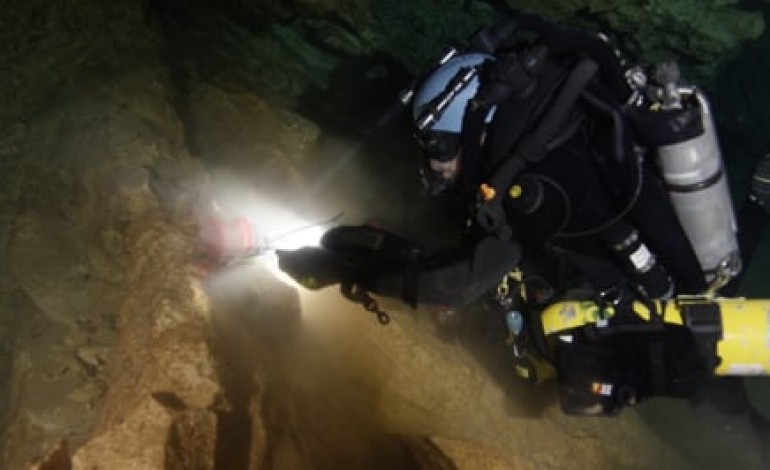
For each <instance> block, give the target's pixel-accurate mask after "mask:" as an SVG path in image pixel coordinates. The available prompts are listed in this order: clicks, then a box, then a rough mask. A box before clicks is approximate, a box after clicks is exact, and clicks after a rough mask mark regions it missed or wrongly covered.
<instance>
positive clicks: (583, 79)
mask: <svg viewBox="0 0 770 470" xmlns="http://www.w3.org/2000/svg"><path fill="white" fill-rule="evenodd" d="M598 69H599V65H598V64H597V63H596V62H594V61H593V60H592V59H589V58H584V59H582V60H581V61H580V62H578V64H577V65H576V66H575V67H574V68H573V69H572V71H571V72H570V74H569V76H568V77H567V80H566V82H565V83H564V85H563V86H562V87H561V89H560V90H559V92H558V94H557V96H556V98H555V99H554V102H553V105H552V106H551V108H550V109H549V110H548V111H547V113H546V114H545V115H544V116H543V118H542V120H541V121H540V123H539V124H538V125H537V127H536V128H535V129H534V131H533V132H531V133H529V134H527V135H526V136H525V137H524V138H523V139H521V140H520V141H519V143H518V144H517V145H516V146H515V148H514V150H513V151H512V152H511V154H510V156H509V157H508V158H507V159H506V160H505V161H503V162H502V164H501V165H500V166H499V167H498V168H497V169H496V170H494V172H493V173H492V177H491V178H490V180H489V183H488V186H489V187H490V188H491V189H492V192H491V194H490V195H489V196H486V197H485V198H484V199H483V200H481V201H480V202H479V204H478V206H477V216H476V220H477V222H478V223H479V225H480V226H481V227H482V228H484V229H485V230H487V231H488V232H490V233H493V234H495V235H497V236H498V237H500V238H509V237H510V236H511V229H510V227H507V226H506V224H504V223H503V222H504V220H505V213H504V210H503V207H502V195H503V194H504V192H505V190H506V189H507V186H508V185H509V184H510V183H511V181H512V180H513V179H514V178H515V177H516V176H517V175H518V174H519V173H521V171H522V170H524V168H526V167H527V165H528V164H530V163H537V162H540V161H542V160H543V159H544V158H545V157H546V155H547V154H548V152H549V150H550V145H549V142H550V141H551V140H552V139H553V138H554V137H556V136H557V135H559V134H560V131H561V130H562V128H563V126H564V125H565V121H566V119H567V117H568V116H569V115H570V112H571V111H572V110H573V108H574V107H575V105H576V104H577V101H578V100H579V99H580V97H581V95H582V93H583V90H584V89H585V87H586V86H587V85H588V83H589V81H590V80H591V79H592V78H593V77H594V76H595V75H596V73H597V71H598Z"/></svg>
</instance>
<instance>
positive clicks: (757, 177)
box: [749, 153, 770, 215]
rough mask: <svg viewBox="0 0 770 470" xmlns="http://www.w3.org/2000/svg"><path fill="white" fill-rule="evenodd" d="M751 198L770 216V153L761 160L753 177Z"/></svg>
mask: <svg viewBox="0 0 770 470" xmlns="http://www.w3.org/2000/svg"><path fill="white" fill-rule="evenodd" d="M749 198H750V199H751V200H752V201H754V202H755V203H756V204H757V205H759V206H760V207H762V208H763V209H764V210H765V212H767V214H768V215H770V153H769V154H767V155H765V156H764V157H762V158H760V159H759V163H758V164H757V167H756V169H755V170H754V175H753V176H752V177H751V195H750V196H749Z"/></svg>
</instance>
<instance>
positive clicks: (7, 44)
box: [0, 0, 770, 469]
mask: <svg viewBox="0 0 770 470" xmlns="http://www.w3.org/2000/svg"><path fill="white" fill-rule="evenodd" d="M506 6H512V7H516V8H519V9H522V10H526V11H531V12H542V13H547V14H549V15H551V16H554V17H557V18H560V19H563V20H565V21H569V22H572V23H575V24H578V25H582V26H587V27H596V28H600V29H602V30H605V31H612V32H614V33H616V34H617V36H616V38H615V39H616V40H617V41H618V43H619V44H621V45H622V46H623V47H624V48H625V49H627V50H628V51H629V53H632V54H634V55H637V56H639V57H641V58H643V59H644V60H649V61H655V60H658V59H660V58H662V57H670V56H673V57H676V58H678V59H680V60H681V61H682V62H683V63H684V64H685V65H686V66H687V70H688V71H689V73H690V76H692V77H695V79H696V80H698V81H699V83H702V84H703V85H704V86H706V87H708V88H709V89H711V90H712V91H713V93H714V96H715V101H716V103H717V104H718V105H719V108H720V109H722V110H724V111H723V114H722V115H723V116H724V118H723V119H722V127H723V129H725V133H726V135H727V136H728V138H729V139H730V141H731V145H733V146H734V147H735V148H740V150H741V152H742V155H745V156H746V158H748V159H751V158H755V157H756V156H757V153H758V152H763V151H766V148H767V144H769V143H768V142H765V139H767V137H766V136H768V135H770V132H769V131H770V129H768V128H767V126H768V125H770V124H769V123H770V119H769V118H768V117H767V109H770V106H768V104H770V103H768V101H770V97H769V95H768V93H767V91H766V90H765V87H764V84H765V83H767V82H768V76H769V75H770V54H768V53H767V48H768V42H767V34H766V33H765V32H764V18H765V13H764V11H765V10H766V9H767V8H768V2H766V1H765V2H761V1H751V2H747V1H745V2H738V1H729V0H728V1H725V0H711V1H699V2H695V1H678V2H664V1H648V2H631V1H614V2H612V1H609V0H607V1H602V0H582V1H581V0H575V1H557V0H554V1H537V2H536V1H531V2H530V1H518V2H514V1H509V2H508V4H506V2H503V1H496V2H491V1H490V2H484V1H480V0H466V1H459V0H414V1H410V2H405V1H396V0H377V1H369V2H364V1H350V0H326V1H324V0H319V1H316V0H294V1H280V2H278V1H267V0H262V1H259V0H253V1H248V0H240V1H238V0H227V1H218V2H215V1H213V0H210V1H206V0H192V1H181V0H147V1H140V0H122V1H118V2H101V1H97V0H71V1H68V2H49V1H46V0H24V1H22V0H6V1H4V2H2V3H0V57H2V58H3V61H2V65H0V205H2V210H0V247H2V250H3V251H2V256H1V257H0V373H1V374H2V376H3V377H4V378H5V379H6V380H3V381H2V382H0V419H2V422H3V426H2V429H3V430H4V431H3V432H2V441H0V466H2V467H3V468H9V469H16V468H25V467H34V468H41V469H52V468H56V469H58V468H110V469H112V468H116V469H117V468H174V469H177V468H178V469H188V468H227V469H230V468H253V469H257V468H259V469H263V468H265V469H269V468H275V469H295V468H296V469H300V468H367V469H369V468H438V469H444V468H447V469H448V468H467V469H477V468H525V469H527V468H532V469H541V468H608V469H609V468H613V469H614V468H686V467H688V466H697V465H700V466H704V467H709V468H734V467H740V468H765V467H764V461H763V460H762V459H763V458H764V457H763V456H762V450H761V449H762V445H763V443H762V442H760V441H758V439H759V437H758V436H757V435H756V434H755V433H754V429H753V427H752V426H751V423H748V422H746V420H745V419H743V418H732V417H729V416H726V415H723V414H720V413H715V412H714V411H713V410H708V409H705V410H704V408H703V407H695V406H690V405H689V404H683V403H665V402H663V403H660V402H659V403H654V404H651V405H649V406H647V407H644V409H640V410H639V411H635V410H632V411H629V412H627V413H624V414H623V415H622V416H621V417H619V418H617V419H613V420H607V421H594V420H576V419H571V418H566V417H564V416H563V415H562V414H561V413H560V412H559V410H558V407H557V406H555V404H554V402H553V398H554V395H553V389H552V388H548V387H547V386H546V387H544V388H540V389H536V390H534V389H531V388H529V387H526V386H523V384H519V383H512V381H511V380H510V374H509V373H507V369H506V368H505V367H506V364H505V363H504V362H505V356H504V354H502V352H501V351H497V350H494V349H493V348H492V349H490V347H489V346H488V345H486V344H477V340H478V335H474V334H472V333H473V332H476V331H475V330H474V328H473V327H468V328H467V332H470V333H469V334H467V335H464V334H458V333H457V331H456V330H451V331H445V328H444V327H445V326H446V325H445V324H444V323H442V322H441V321H433V320H434V318H433V317H432V316H431V314H430V313H428V312H422V314H421V315H415V314H414V313H413V312H410V311H406V310H403V309H402V308H401V307H400V306H392V314H393V317H394V319H393V322H392V324H391V325H390V326H388V327H387V328H383V327H380V326H379V325H378V324H377V323H376V321H374V319H373V318H371V317H370V316H368V315H366V314H363V313H362V312H360V311H358V310H357V309H356V308H355V307H350V306H349V305H347V304H346V303H344V302H343V301H341V300H340V299H339V298H338V296H337V295H336V293H334V292H331V291H324V292H321V293H307V292H301V291H298V290H296V289H294V288H293V287H290V286H288V285H287V284H285V283H283V282H281V281H280V280H278V279H277V278H276V275H275V274H274V273H272V272H270V271H267V270H265V269H264V268H261V267H259V266H257V267H248V268H246V267H244V268H243V269H239V270H236V272H234V273H231V274H230V276H232V277H228V278H224V279H219V278H217V280H215V281H216V282H214V281H211V282H209V280H210V278H208V277H206V274H207V273H205V272H204V269H205V267H204V266H201V264H200V263H198V262H196V258H195V251H196V243H195V242H196V237H197V222H198V221H199V220H198V218H197V217H198V213H197V212H196V209H197V208H199V207H200V206H201V204H205V203H207V202H210V201H209V200H208V199H207V198H209V197H210V193H209V192H208V190H209V188H211V187H213V186H216V185H217V184H222V183H223V182H224V183H225V184H228V185H231V186H238V187H245V188H247V189H248V190H257V189H258V190H260V191H262V192H266V193H268V194H270V195H271V197H272V198H273V199H274V200H276V201H280V202H282V203H283V204H288V205H290V206H292V207H293V208H295V209H298V210H299V209H308V210H309V209H311V208H312V209H316V210H320V213H323V211H324V210H328V209H327V208H328V207H334V208H335V210H337V208H340V207H343V208H344V209H345V210H346V211H347V214H348V216H349V217H353V220H355V218H356V217H358V220H359V221H360V220H361V218H363V217H366V216H367V215H371V214H379V215H383V216H384V217H386V218H390V219H391V220H397V221H398V223H399V224H400V225H402V226H404V227H414V226H415V225H416V223H417V222H419V221H422V220H424V219H425V217H426V214H425V213H424V212H422V209H421V207H420V204H419V203H418V202H416V201H414V200H413V199H412V198H411V196H409V194H411V191H413V190H414V188H413V187H412V186H410V184H411V182H406V180H407V179H408V178H405V176H404V175H405V174H406V172H408V171H409V170H410V169H411V167H410V166H409V164H408V158H407V157H408V152H406V154H404V152H403V149H399V150H400V151H401V154H402V155H401V156H403V157H404V159H403V160H404V161H401V160H398V159H395V157H394V158H393V159H392V160H390V161H389V162H387V163H388V164H387V165H383V164H382V163H381V159H374V158H371V159H369V157H368V155H370V153H369V149H368V148H367V147H366V146H364V145H362V144H361V142H360V139H361V135H362V133H364V132H366V131H367V130H368V129H369V128H370V126H371V123H372V122H373V120H374V118H376V116H377V115H378V114H379V112H380V111H381V110H382V109H385V108H386V107H387V106H388V105H389V104H390V103H391V100H392V98H393V97H394V96H395V94H396V93H397V92H398V90H399V89H400V88H401V87H402V86H403V84H405V83H407V82H408V81H409V80H410V77H411V76H412V75H413V74H415V73H418V72H419V70H421V69H422V68H423V67H424V66H425V65H426V64H428V63H430V62H431V61H432V60H433V59H434V57H435V56H436V55H437V54H438V53H439V52H440V50H441V49H442V48H443V47H444V46H445V45H446V44H450V43H455V44H457V43H461V42H462V40H463V39H464V38H465V36H466V35H467V34H468V33H469V32H471V31H473V30H474V29H476V28H477V27H478V26H480V25H482V24H484V23H486V22H488V21H489V20H490V19H492V18H494V16H495V14H496V13H495V12H496V10H499V9H501V8H504V7H506ZM749 71H750V73H749ZM733 118H735V119H733ZM399 139H400V138H399V137H396V136H395V135H388V136H385V137H384V138H381V139H380V140H379V141H378V143H379V144H381V145H383V146H384V149H385V150H386V151H389V150H392V149H391V147H389V145H397V144H394V141H395V142H398V141H399ZM380 153H382V151H381V152H380ZM370 160H371V161H370ZM327 168H335V170H334V171H331V172H326V171H325V169H327ZM361 181H363V182H364V183H365V185H363V186H362V185H361V184H359V182H361ZM330 188H333V190H330ZM362 188H363V189H362ZM351 201H354V203H351ZM394 206H395V207H394ZM404 206H407V209H404V208H403V207H404ZM311 212H312V211H311ZM217 283H218V285H219V287H221V289H219V288H214V287H217V286H212V284H217ZM450 323H451V322H450ZM471 326H473V325H471ZM476 333H477V332H476ZM501 360H502V361H503V363H502V364H501ZM501 371H502V372H503V373H500V372H501ZM765 448H767V446H765Z"/></svg>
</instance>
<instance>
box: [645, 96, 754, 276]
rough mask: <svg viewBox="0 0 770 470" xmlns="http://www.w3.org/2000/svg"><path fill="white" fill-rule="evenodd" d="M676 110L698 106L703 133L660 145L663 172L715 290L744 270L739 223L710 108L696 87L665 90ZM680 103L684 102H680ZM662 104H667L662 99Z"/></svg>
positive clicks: (680, 217) (673, 200)
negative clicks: (739, 245) (739, 241)
mask: <svg viewBox="0 0 770 470" xmlns="http://www.w3.org/2000/svg"><path fill="white" fill-rule="evenodd" d="M664 93H665V95H667V97H668V98H669V100H670V102H671V101H673V102H674V103H675V104H674V106H697V107H698V108H699V111H700V117H701V120H702V126H703V133H702V134H700V135H698V136H696V137H694V138H690V139H687V140H683V141H681V142H677V143H673V144H670V145H662V146H659V147H657V164H658V166H659V168H660V170H661V173H662V176H663V179H664V181H665V183H666V186H667V189H668V192H669V194H670V196H671V201H672V203H673V206H674V209H675V211H676V214H677V216H678V218H679V221H680V223H681V224H682V227H683V228H684V231H685V233H686V235H687V237H688V239H689V241H690V244H691V245H692V247H693V249H694V251H695V254H696V256H697V258H698V261H699V262H700V265H701V268H702V269H703V273H704V276H705V279H706V282H707V283H708V284H709V285H710V288H711V290H712V291H713V290H715V289H718V288H719V287H721V286H723V285H724V284H726V283H727V281H729V280H730V279H731V278H732V277H734V276H736V275H737V274H738V273H739V272H740V270H741V258H740V252H739V250H738V240H737V232H738V228H737V224H736V221H735V213H734V211H733V205H732V201H731V198H730V192H729V190H728V187H727V175H726V174H725V170H724V165H723V163H722V155H721V153H720V150H719V143H718V141H717V136H716V130H715V127H714V121H713V118H712V113H711V108H710V106H709V103H708V101H707V100H706V97H705V96H704V95H703V94H702V93H701V92H700V91H699V90H698V89H697V88H694V87H689V88H681V87H680V88H677V89H675V90H672V89H671V87H668V88H667V89H664ZM677 100H681V101H677ZM663 101H664V104H665V102H666V101H667V100H666V99H664V100H663Z"/></svg>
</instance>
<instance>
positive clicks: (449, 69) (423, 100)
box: [412, 53, 495, 196]
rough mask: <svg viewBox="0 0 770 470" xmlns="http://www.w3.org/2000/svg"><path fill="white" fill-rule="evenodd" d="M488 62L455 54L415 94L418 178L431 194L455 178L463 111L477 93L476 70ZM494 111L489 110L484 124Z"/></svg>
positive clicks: (475, 55) (479, 56) (483, 57)
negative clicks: (419, 172) (418, 158)
mask: <svg viewBox="0 0 770 470" xmlns="http://www.w3.org/2000/svg"><path fill="white" fill-rule="evenodd" d="M487 60H494V57H492V56H490V55H487V54H481V53H467V54H460V55H455V56H453V57H451V58H449V59H448V60H446V61H443V62H441V63H440V64H439V66H438V67H437V68H435V69H434V70H433V71H432V72H431V73H429V74H428V75H427V76H426V77H425V78H424V79H423V81H422V82H421V83H420V84H419V87H418V89H417V90H416V92H415V94H414V97H413V99H412V106H413V108H412V116H413V119H414V122H415V127H416V128H417V132H416V135H415V137H416V138H417V142H418V144H419V145H420V150H421V151H422V157H423V158H422V162H421V163H422V165H421V167H422V168H421V176H422V181H423V184H424V185H425V186H426V188H427V189H428V190H429V192H430V194H431V195H434V196H435V195H438V194H440V193H442V192H444V191H445V190H446V189H448V188H449V187H450V186H451V185H452V183H453V182H454V180H455V179H456V177H457V173H458V172H459V162H458V157H459V151H460V136H461V134H462V125H463V117H464V115H465V108H466V106H467V104H468V102H469V101H470V100H471V99H473V98H474V96H475V95H476V92H477V91H478V88H479V78H478V71H479V68H480V67H481V65H482V64H483V63H484V62H485V61H487ZM494 111H495V108H491V109H490V111H489V114H488V115H487V117H486V122H490V121H491V120H492V116H493V115H494Z"/></svg>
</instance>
